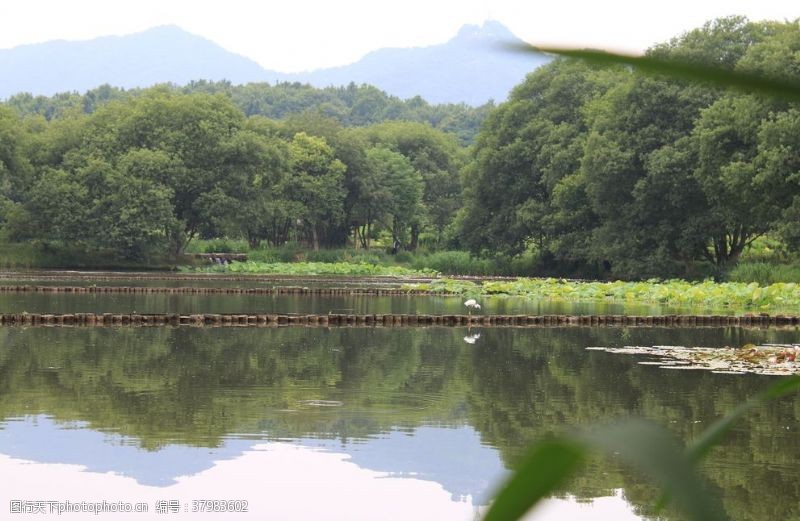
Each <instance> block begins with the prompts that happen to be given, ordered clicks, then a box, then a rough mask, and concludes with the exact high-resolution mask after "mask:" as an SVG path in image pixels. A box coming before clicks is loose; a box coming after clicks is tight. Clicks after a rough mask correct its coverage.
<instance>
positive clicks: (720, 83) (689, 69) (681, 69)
mask: <svg viewBox="0 0 800 521" xmlns="http://www.w3.org/2000/svg"><path fill="white" fill-rule="evenodd" d="M504 47H505V48H507V49H509V50H512V51H516V52H526V53H546V54H556V55H558V56H564V57H567V58H578V59H582V60H585V61H587V62H589V63H594V64H598V65H628V66H631V67H634V68H636V69H638V70H641V71H644V72H649V73H654V74H663V75H665V76H671V77H673V78H675V79H680V80H688V81H694V82H703V83H708V84H711V85H714V86H717V87H725V88H727V87H732V88H736V89H740V90H744V91H747V92H752V93H755V94H761V95H764V96H770V97H774V98H781V99H786V100H792V101H800V83H798V82H792V81H786V80H781V79H776V78H765V77H764V76H763V75H760V74H754V73H749V72H741V71H731V70H729V69H723V68H720V67H710V66H708V65H695V64H691V63H685V62H679V61H674V60H665V59H661V58H654V57H651V56H633V55H628V54H617V53H612V52H606V51H598V50H592V49H565V48H555V47H534V46H533V45H529V44H526V43H510V44H508V45H505V46H504Z"/></svg>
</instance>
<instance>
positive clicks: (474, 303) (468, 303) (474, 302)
mask: <svg viewBox="0 0 800 521" xmlns="http://www.w3.org/2000/svg"><path fill="white" fill-rule="evenodd" d="M464 305H465V306H467V307H468V308H469V310H470V312H469V314H470V315H471V314H472V310H473V309H481V305H480V304H478V301H477V300H475V299H474V298H471V299H469V300H468V301H466V302H464Z"/></svg>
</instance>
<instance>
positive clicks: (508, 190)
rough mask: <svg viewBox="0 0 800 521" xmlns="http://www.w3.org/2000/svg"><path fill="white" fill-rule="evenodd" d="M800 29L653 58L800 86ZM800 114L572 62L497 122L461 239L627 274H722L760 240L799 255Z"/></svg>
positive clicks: (487, 130)
mask: <svg viewBox="0 0 800 521" xmlns="http://www.w3.org/2000/svg"><path fill="white" fill-rule="evenodd" d="M798 49H800V30H798V23H797V22H794V23H772V22H763V23H750V22H748V21H746V20H745V19H744V18H740V17H731V18H725V19H720V20H716V21H714V22H711V23H708V24H706V25H705V26H703V27H702V28H700V29H696V30H694V31H691V32H689V33H687V34H684V35H683V36H681V37H680V38H676V39H673V40H672V41H670V42H669V43H667V44H663V45H659V46H656V47H654V48H652V49H650V50H649V51H648V52H649V54H650V55H652V56H658V57H661V58H664V59H670V60H672V59H674V60H681V61H682V62H688V63H692V64H701V65H710V66H714V67H724V68H728V69H731V70H739V71H748V72H755V73H759V74H763V75H766V76H770V77H776V76H777V77H782V78H786V77H789V78H793V79H796V80H797V79H800V72H798V71H800V68H799V65H800V62H798V58H797V57H798V54H797V50H798ZM798 122H800V119H798V110H797V107H796V106H793V105H791V104H790V103H788V102H784V101H781V100H775V99H767V98H763V97H758V96H755V95H749V94H746V93H741V92H733V91H731V92H727V91H723V90H720V89H715V88H711V87H705V86H701V85H698V84H697V83H689V82H684V81H676V80H672V79H668V78H664V77H660V76H653V75H644V74H640V73H637V72H636V71H634V70H632V69H630V68H623V67H618V68H616V69H615V68H595V67H592V66H590V65H586V64H584V63H582V62H574V61H569V60H564V59H562V60H557V61H556V62H554V63H553V64H551V65H550V66H546V67H543V68H541V69H539V70H537V71H536V72H535V73H533V74H531V75H530V76H529V77H528V79H527V80H526V81H525V82H524V83H523V84H522V85H520V86H518V87H517V88H516V89H515V90H514V92H513V93H512V95H511V97H510V100H509V102H508V103H505V104H503V105H501V106H500V107H499V108H498V109H497V110H496V111H494V112H493V113H492V114H490V116H489V118H488V120H487V122H486V124H485V125H484V128H483V130H482V132H481V134H480V135H479V137H478V141H477V145H476V147H475V153H474V158H475V160H474V163H473V164H472V165H471V166H470V168H469V169H468V170H467V177H466V179H465V207H464V209H463V211H462V213H461V214H460V218H459V219H460V237H461V240H462V241H463V244H464V245H465V246H467V247H468V248H469V249H470V250H472V251H473V252H476V253H480V252H491V251H503V252H506V253H508V254H517V253H519V252H521V251H524V250H526V249H528V248H530V247H531V246H535V247H536V248H538V249H539V250H540V251H541V252H542V254H544V255H547V256H550V257H551V258H552V259H555V260H556V261H558V262H561V263H564V264H565V265H572V266H577V267H578V271H583V272H584V273H585V272H589V273H591V272H608V271H611V272H612V273H613V274H614V275H616V276H623V277H651V276H658V277H666V276H678V275H681V276H685V275H692V274H694V273H696V272H697V271H698V264H701V263H706V264H707V265H711V266H712V267H713V268H714V269H716V270H717V271H722V270H723V269H725V268H726V267H727V266H728V265H729V264H731V263H733V262H735V261H736V260H737V259H738V258H739V256H740V255H741V254H742V252H743V251H744V249H745V248H746V247H747V245H748V244H750V243H751V242H752V241H753V240H754V239H755V238H757V237H759V236H761V235H763V234H765V233H774V234H782V235H783V237H784V239H785V240H786V241H789V242H790V243H792V244H796V235H797V229H798V227H797V216H798V215H800V210H798V205H799V204H800V178H799V177H798V168H800V162H798V149H800V142H798V136H800V133H798V132H797V130H798V128H800V127H798V124H799V123H798Z"/></svg>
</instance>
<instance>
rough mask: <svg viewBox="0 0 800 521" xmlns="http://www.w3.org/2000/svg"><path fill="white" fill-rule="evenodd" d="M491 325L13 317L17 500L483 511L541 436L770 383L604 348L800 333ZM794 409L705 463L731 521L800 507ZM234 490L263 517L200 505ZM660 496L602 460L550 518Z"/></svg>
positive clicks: (383, 514) (267, 512) (406, 514)
mask: <svg viewBox="0 0 800 521" xmlns="http://www.w3.org/2000/svg"><path fill="white" fill-rule="evenodd" d="M476 332H477V331H476V330H475V329H473V330H471V331H468V330H467V329H457V328H426V329H422V328H419V329H415V328H407V329H371V328H353V329H347V328H339V329H330V330H327V329H320V328H315V329H303V328H280V329H277V328H275V329H190V328H183V329H178V328H139V329H135V328H120V329H110V328H109V329H77V328H76V329H71V328H28V329H21V328H5V329H0V509H2V510H0V511H2V512H9V509H10V504H11V501H12V500H28V501H48V500H59V501H66V500H69V501H73V502H80V501H103V500H106V501H130V502H142V503H145V504H146V505H148V507H149V509H150V513H149V514H148V515H139V514H124V515H123V514H107V515H100V516H91V517H87V515H86V514H64V516H65V517H64V518H66V519H103V520H105V519H109V520H117V519H137V520H138V519H153V516H154V512H155V507H156V504H157V502H158V501H161V500H166V501H176V502H177V503H175V505H176V506H179V508H178V510H179V512H177V513H174V514H170V516H169V518H178V519H231V520H240V521H245V520H264V519H280V520H288V519H296V520H316V519H349V520H354V519H364V520H370V519H404V520H408V519H435V520H449V519H453V520H471V519H474V518H476V516H479V515H480V512H482V511H483V510H484V509H485V505H486V504H487V502H488V499H489V497H491V493H492V491H493V489H494V487H495V486H496V485H497V483H498V482H499V481H500V480H502V479H503V477H504V476H506V475H507V472H508V469H509V468H512V467H513V466H514V465H515V464H516V462H518V461H519V458H520V456H521V454H523V452H524V449H525V447H526V446H528V445H529V444H530V443H532V442H534V441H536V440H539V439H541V438H542V437H543V436H546V435H548V434H550V433H553V432H559V431H561V430H563V429H565V428H570V427H574V426H582V425H588V424H592V423H596V422H599V421H604V420H607V419H613V418H618V417H620V416H626V415H630V414H636V415H643V416H646V417H649V418H653V419H655V420H656V421H658V422H660V423H662V424H664V425H667V426H668V427H669V428H671V429H672V430H673V431H674V432H675V433H676V434H677V435H678V436H680V437H681V438H682V439H684V440H687V441H688V440H690V439H692V438H693V437H694V436H696V435H697V434H698V433H699V432H701V431H702V430H703V429H704V428H705V427H707V426H708V425H710V423H711V422H713V421H714V420H715V419H717V418H719V416H720V415H722V414H724V413H725V412H727V411H730V410H731V409H732V408H733V407H735V406H736V405H737V404H739V403H741V402H742V401H743V400H744V399H746V398H747V397H749V396H752V395H753V394H754V393H756V392H757V391H759V390H760V389H763V388H764V387H765V386H767V385H769V384H770V383H772V382H774V380H773V379H772V378H770V377H763V376H762V377H756V376H752V377H751V376H731V375H718V374H711V373H707V372H699V371H674V370H673V371H671V370H664V369H659V368H657V367H654V366H644V365H638V364H637V361H638V359H637V358H634V357H629V356H620V355H611V354H608V353H604V352H597V351H586V350H585V349H584V348H585V347H586V346H598V345H599V346H621V345H654V344H675V345H700V346H724V345H741V344H744V343H747V342H788V341H797V339H798V336H799V335H798V331H756V330H741V329H732V328H728V329H695V330H690V329H682V330H669V329H611V328H606V329H600V328H595V329H588V328H581V329H579V328H567V329H556V328H553V329H485V330H483V331H480V337H479V338H477V339H476V341H475V343H474V344H470V343H467V342H465V337H467V336H468V335H474V333H476ZM473 338H474V337H473ZM798 417H800V406H799V405H798V404H797V403H796V402H795V401H793V400H791V399H787V400H783V401H779V402H775V403H771V404H769V405H767V406H765V407H764V408H762V409H760V410H758V411H755V412H754V413H753V414H750V415H749V416H747V417H746V418H745V419H744V420H743V421H741V422H740V423H739V424H737V426H736V428H735V430H734V432H733V434H732V436H730V437H729V438H728V439H727V440H726V442H725V443H724V444H723V445H722V446H721V447H720V448H718V449H716V450H715V451H714V453H713V454H712V457H711V458H710V460H709V461H708V463H707V464H706V465H705V467H704V469H703V472H704V475H705V477H706V479H707V480H708V482H709V483H710V484H711V489H712V490H713V494H714V495H715V497H716V498H717V500H718V501H719V504H720V505H721V507H722V508H724V509H725V510H726V511H727V512H728V514H729V515H730V516H731V517H732V518H733V519H742V520H751V519H752V520H764V519H775V520H777V519H797V518H798V517H800V468H799V466H798V465H797V462H798V461H800V437H799V436H798V428H799V427H800V424H799V423H798ZM220 499H226V500H243V501H247V506H248V512H247V513H227V514H210V513H202V514H200V513H195V514H193V513H192V512H191V510H192V509H193V507H195V506H197V507H199V506H200V504H198V503H194V502H195V501H201V500H220ZM656 499H657V492H656V491H655V490H654V489H653V488H652V487H650V486H649V485H647V484H646V482H645V481H644V480H643V479H642V478H641V476H639V475H637V474H634V473H632V472H630V471H628V470H627V469H625V468H622V467H620V466H619V465H618V464H617V462H616V461H613V460H601V459H597V460H593V461H591V462H590V463H589V465H588V466H587V468H586V470H585V471H584V472H582V473H581V474H580V475H579V477H578V478H576V479H575V480H573V481H572V482H570V483H569V484H568V485H567V486H566V487H565V489H564V491H563V494H561V495H560V496H559V497H557V498H553V499H551V500H550V501H549V502H547V503H546V504H545V505H544V506H543V507H542V509H540V510H538V511H537V512H534V514H533V519H609V520H618V519H640V518H647V515H648V513H649V510H648V506H649V505H652V504H653V503H654V502H655V501H656ZM184 510H185V511H184ZM0 517H3V516H0ZM40 517H42V516H41V515H35V514H28V515H26V514H19V515H16V516H15V517H13V518H14V519H31V518H32V519H39V518H40ZM164 517H166V516H164ZM668 517H669V518H671V519H678V517H672V516H671V515H669V516H668ZM158 518H160V516H159V517H158Z"/></svg>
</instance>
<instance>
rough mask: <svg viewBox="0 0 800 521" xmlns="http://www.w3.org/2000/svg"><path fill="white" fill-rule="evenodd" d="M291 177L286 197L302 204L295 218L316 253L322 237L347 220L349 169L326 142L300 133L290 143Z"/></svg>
mask: <svg viewBox="0 0 800 521" xmlns="http://www.w3.org/2000/svg"><path fill="white" fill-rule="evenodd" d="M289 165H290V169H291V177H290V179H289V183H288V185H287V187H286V194H287V196H288V198H289V199H290V200H291V201H294V202H296V203H299V205H298V207H297V210H299V213H298V214H297V215H296V216H294V217H295V218H296V219H297V220H298V221H299V222H302V225H303V228H304V230H305V231H306V233H307V234H308V236H310V239H311V240H310V242H311V244H312V246H313V247H314V250H318V249H319V245H320V236H322V235H324V234H325V232H326V230H328V229H329V228H330V227H332V226H335V225H336V224H337V223H339V222H341V220H342V218H343V217H344V209H343V203H344V198H345V191H344V188H343V186H342V182H343V179H344V174H345V171H346V169H347V167H346V166H345V165H344V163H342V162H341V161H339V160H338V159H336V157H334V154H333V149H332V148H331V147H330V146H329V145H328V144H327V143H326V142H325V140H324V139H322V138H318V137H314V136H309V135H308V134H306V133H304V132H300V133H299V134H296V135H295V136H294V138H293V139H292V142H291V143H290V144H289Z"/></svg>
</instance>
